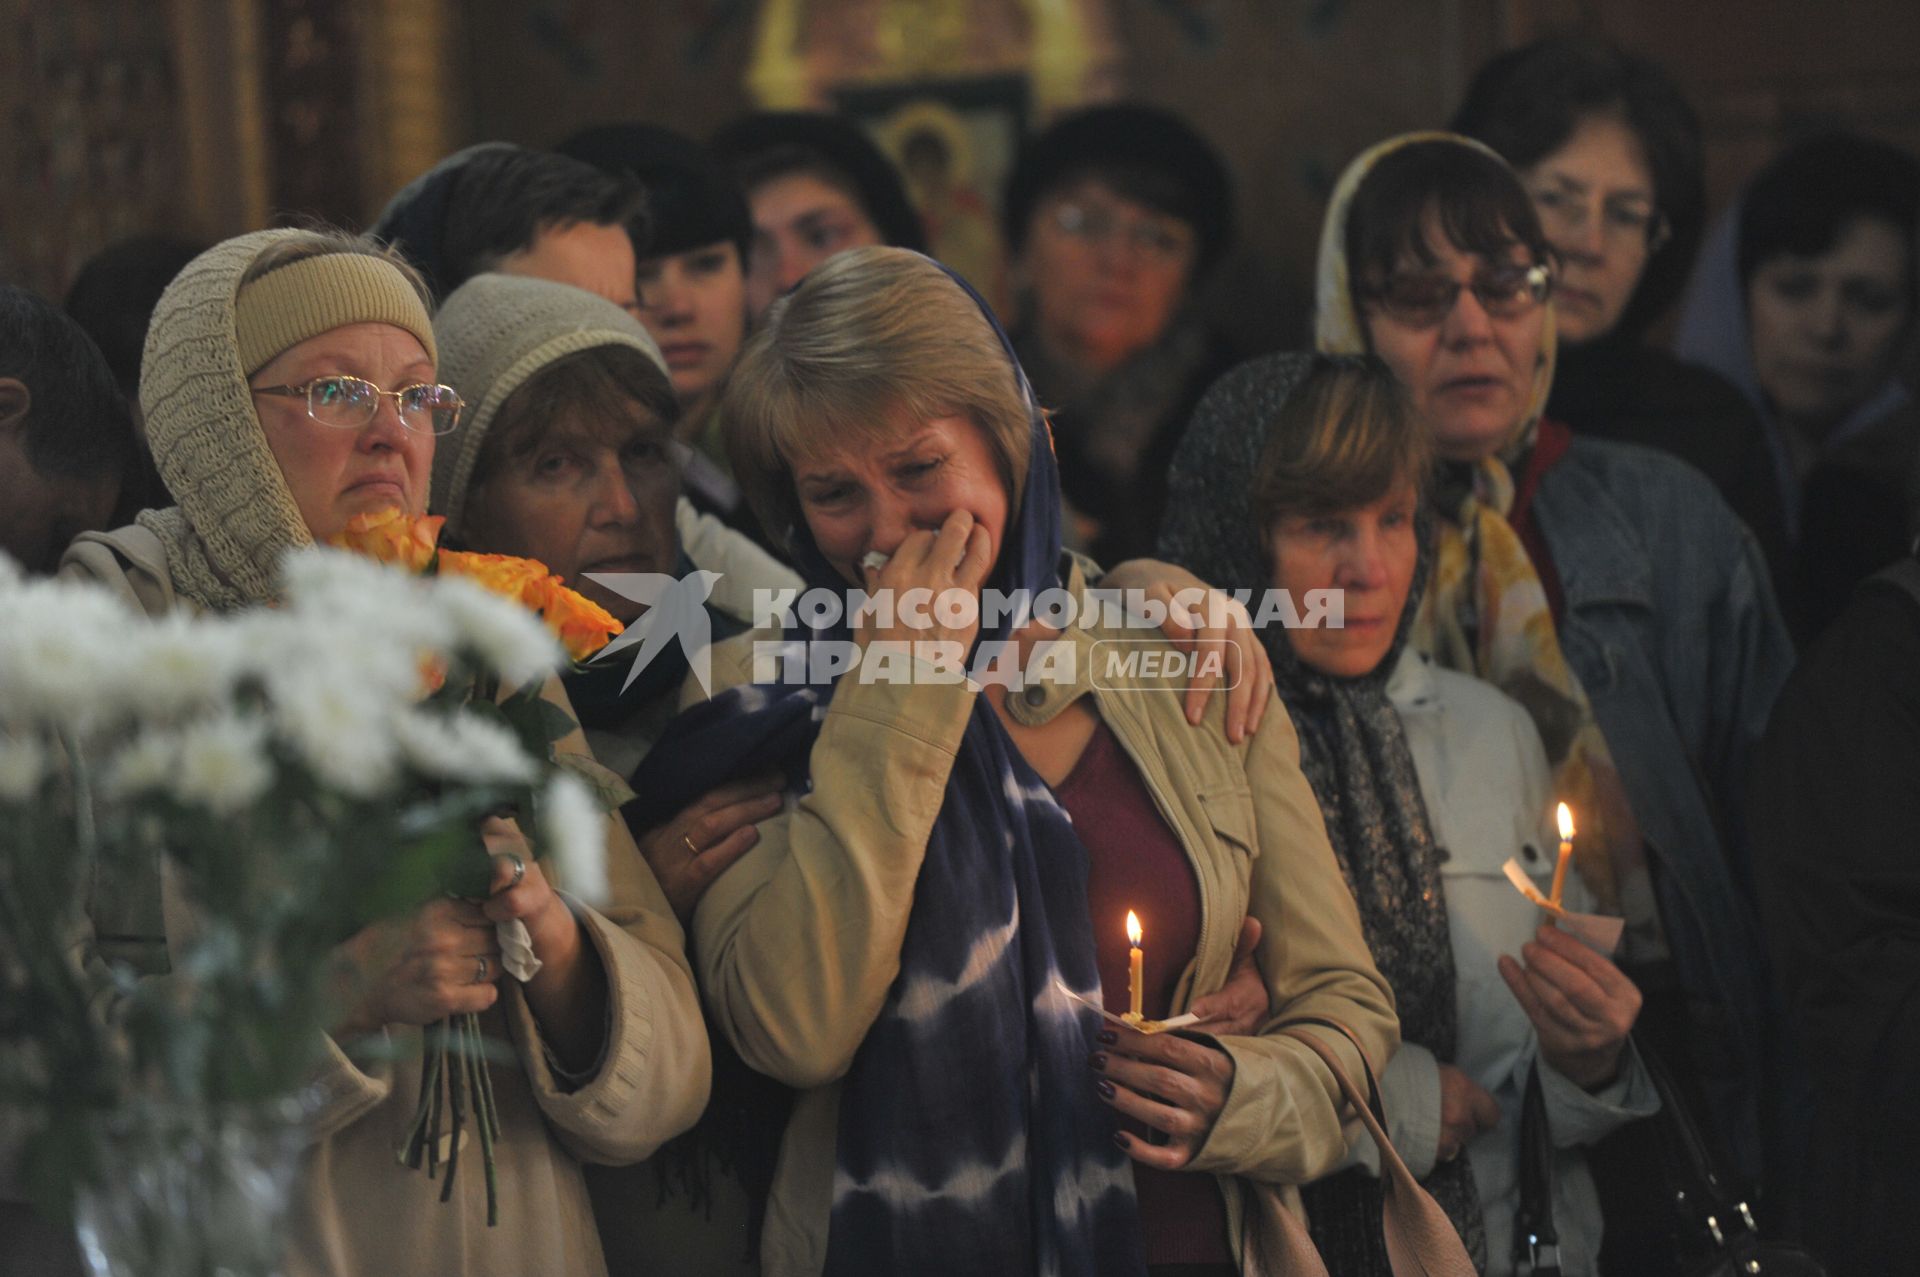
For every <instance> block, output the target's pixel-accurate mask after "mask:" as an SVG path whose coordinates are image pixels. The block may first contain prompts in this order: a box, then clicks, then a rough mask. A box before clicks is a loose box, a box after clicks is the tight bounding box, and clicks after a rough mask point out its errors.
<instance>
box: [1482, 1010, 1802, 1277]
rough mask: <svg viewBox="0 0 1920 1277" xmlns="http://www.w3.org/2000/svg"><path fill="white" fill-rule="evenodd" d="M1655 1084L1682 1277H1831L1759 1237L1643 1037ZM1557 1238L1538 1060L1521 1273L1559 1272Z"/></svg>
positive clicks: (1527, 1121) (1525, 1109)
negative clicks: (1677, 1222)
mask: <svg viewBox="0 0 1920 1277" xmlns="http://www.w3.org/2000/svg"><path fill="white" fill-rule="evenodd" d="M1634 1048H1635V1049H1636V1050H1637V1051H1639V1053H1640V1059H1641V1061H1642V1062H1643V1063H1644V1064H1645V1065H1646V1068H1647V1074H1648V1076H1649V1077H1650V1078H1651V1079H1652V1080H1653V1088H1654V1090H1655V1091H1656V1092H1658V1093H1659V1095H1660V1111H1659V1112H1658V1113H1656V1114H1654V1115H1653V1116H1652V1117H1651V1118H1648V1119H1647V1120H1648V1121H1650V1122H1653V1123H1655V1124H1656V1125H1657V1126H1658V1128H1659V1130H1660V1135H1661V1143H1662V1145H1663V1146H1664V1147H1665V1150H1666V1156H1665V1159H1664V1161H1665V1165H1664V1167H1663V1168H1662V1169H1663V1172H1664V1174H1665V1175H1666V1179H1667V1185H1668V1189H1669V1192H1670V1194H1671V1197H1672V1200H1673V1204H1674V1208H1675V1210H1677V1211H1678V1212H1679V1213H1680V1216H1681V1229H1680V1235H1681V1239H1682V1241H1681V1244H1682V1246H1683V1247H1684V1248H1685V1254H1684V1255H1682V1256H1676V1262H1675V1263H1674V1264H1673V1266H1672V1270H1671V1271H1673V1272H1674V1273H1677V1274H1680V1275H1681V1277H1827V1269H1826V1265H1824V1264H1822V1263H1821V1262H1820V1260H1819V1259H1818V1258H1817V1257H1815V1255H1814V1254H1813V1252H1811V1251H1809V1250H1807V1249H1806V1248H1805V1247H1803V1246H1799V1245H1796V1244H1794V1243H1792V1242H1783V1241H1772V1240H1766V1239H1762V1238H1761V1236H1760V1227H1759V1225H1758V1224H1756V1223H1754V1219H1753V1211H1752V1210H1751V1209H1750V1208H1749V1207H1748V1205H1747V1203H1746V1202H1745V1201H1744V1200H1743V1199H1742V1198H1741V1196H1740V1194H1738V1193H1736V1192H1734V1191H1733V1190H1732V1188H1731V1187H1730V1186H1729V1184H1728V1182H1727V1180H1726V1179H1725V1177H1723V1176H1722V1175H1721V1174H1720V1171H1719V1169H1718V1168H1717V1167H1716V1166H1715V1165H1714V1159H1713V1154H1712V1152H1711V1150H1710V1149H1709V1148H1708V1146H1707V1142H1706V1139H1705V1137H1704V1136H1702V1134H1701V1133H1700V1127H1699V1125H1698V1124H1697V1123H1695V1121H1694V1118H1693V1114H1692V1113H1691V1112H1690V1111H1688V1109H1687V1106H1686V1103H1685V1101H1683V1100H1682V1099H1681V1097H1680V1091H1679V1088H1678V1087H1677V1086H1675V1085H1674V1081H1673V1077H1672V1075H1671V1074H1669V1073H1668V1072H1667V1067H1666V1065H1665V1064H1663V1063H1662V1062H1661V1060H1660V1057H1659V1056H1658V1055H1656V1054H1654V1053H1653V1052H1652V1051H1650V1050H1649V1049H1647V1046H1646V1044H1645V1043H1642V1042H1640V1041H1638V1040H1636V1041H1635V1042H1634ZM1559 1242H1560V1238H1559V1234H1558V1233H1557V1232H1556V1231H1555V1229H1554V1223H1553V1131H1552V1129H1551V1128H1550V1127H1549V1126H1548V1124H1547V1106H1546V1100H1545V1097H1544V1096H1543V1094H1542V1093H1541V1090H1540V1064H1539V1062H1538V1061H1537V1060H1536V1061H1535V1062H1534V1066H1533V1071H1532V1072H1531V1073H1529V1074H1528V1075H1527V1090H1526V1098H1525V1100H1524V1101H1523V1103H1522V1107H1521V1112H1520V1207H1519V1210H1518V1211H1517V1212H1515V1215H1514V1230H1513V1258H1514V1270H1515V1271H1516V1272H1526V1273H1531V1274H1532V1277H1560V1245H1559Z"/></svg>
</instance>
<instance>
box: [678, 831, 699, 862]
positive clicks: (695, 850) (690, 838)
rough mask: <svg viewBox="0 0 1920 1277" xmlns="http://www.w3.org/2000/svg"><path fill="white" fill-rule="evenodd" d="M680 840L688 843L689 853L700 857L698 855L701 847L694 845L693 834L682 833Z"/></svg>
mask: <svg viewBox="0 0 1920 1277" xmlns="http://www.w3.org/2000/svg"><path fill="white" fill-rule="evenodd" d="M680 841H681V842H683V843H685V844H687V851H688V852H689V853H690V854H691V855H693V856H695V857H698V856H699V855H700V849H699V848H698V847H696V846H694V845H693V835H692V834H681V835H680Z"/></svg>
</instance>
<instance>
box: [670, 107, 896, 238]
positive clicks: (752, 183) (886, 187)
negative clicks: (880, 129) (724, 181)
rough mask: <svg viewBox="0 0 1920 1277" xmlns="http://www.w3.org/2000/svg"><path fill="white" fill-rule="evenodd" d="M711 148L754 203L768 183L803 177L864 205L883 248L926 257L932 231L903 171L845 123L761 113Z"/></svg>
mask: <svg viewBox="0 0 1920 1277" xmlns="http://www.w3.org/2000/svg"><path fill="white" fill-rule="evenodd" d="M708 147H709V149H710V150H711V151H712V153H713V156H714V158H715V159H717V160H718V161H719V162H720V163H721V164H724V165H726V166H728V167H729V168H731V169H732V170H733V174H734V177H735V179H736V180H737V181H738V182H739V184H740V189H741V191H742V192H744V193H745V194H746V196H747V199H748V202H749V203H751V202H752V198H753V192H754V191H755V190H756V189H757V188H759V187H761V186H763V185H765V184H766V183H768V182H771V181H773V180H774V179H776V178H781V177H788V176H791V175H792V174H795V173H805V174H807V175H809V176H812V177H816V178H818V179H819V180H821V181H823V182H825V183H826V184H827V185H829V186H831V187H833V188H834V189H835V190H837V191H839V192H841V193H842V194H843V195H846V196H848V197H849V198H851V199H852V200H853V202H854V203H856V204H858V205H859V206H860V208H861V209H862V210H863V211H864V212H865V213H866V215H867V219H868V220H869V221H871V222H872V223H873V226H874V229H875V230H877V231H879V232H880V238H881V241H882V242H883V243H886V244H891V245H893V246H894V247H895V248H911V249H913V250H915V251H916V252H924V251H926V247H927V232H926V226H925V224H924V223H923V222H922V221H921V220H920V214H919V212H918V211H917V210H916V209H915V208H914V206H913V201H912V200H910V199H909V198H908V197H907V188H906V185H905V184H904V183H903V182H902V181H901V180H900V173H899V170H897V169H895V168H894V166H893V161H892V160H890V159H888V158H887V156H886V153H885V152H883V151H882V150H881V149H880V148H879V147H878V146H876V145H875V144H874V141H873V139H872V138H870V137H868V136H867V132H866V130H865V129H863V128H861V127H860V126H859V125H858V124H856V123H854V122H853V121H852V120H850V119H847V118H846V117H844V116H839V115H830V114H828V113H826V112H824V111H756V112H754V113H752V114H749V115H743V116H741V117H740V118H738V119H736V120H733V121H731V122H730V123H728V124H725V125H722V126H721V128H720V129H719V130H718V131H717V132H715V133H714V135H713V137H712V139H711V140H710V141H709V143H708Z"/></svg>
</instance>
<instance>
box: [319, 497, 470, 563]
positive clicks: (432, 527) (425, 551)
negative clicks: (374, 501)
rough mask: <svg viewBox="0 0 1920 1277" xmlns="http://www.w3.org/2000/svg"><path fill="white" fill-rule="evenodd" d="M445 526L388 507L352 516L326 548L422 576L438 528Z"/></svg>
mask: <svg viewBox="0 0 1920 1277" xmlns="http://www.w3.org/2000/svg"><path fill="white" fill-rule="evenodd" d="M445 522H446V519H444V518H442V517H441V516H440V515H437V514H420V515H409V514H404V513H402V512H401V510H400V508H399V507H398V506H389V507H387V508H386V509H384V510H375V511H373V512H372V513H370V514H356V515H354V516H353V518H351V519H349V520H348V521H347V526H346V528H345V529H344V530H343V531H341V532H339V533H336V534H335V535H333V536H331V537H328V538H327V544H328V545H331V546H336V547H338V548H340V549H342V550H352V551H354V552H356V553H358V554H364V555H366V556H367V557H368V558H370V559H376V560H378V561H379V562H381V563H393V564H398V565H399V566H400V567H403V568H405V569H406V570H407V571H409V572H423V571H425V570H426V566H427V564H429V563H431V562H433V555H434V551H435V549H436V548H437V547H438V545H439V542H440V525H441V524H443V523H445Z"/></svg>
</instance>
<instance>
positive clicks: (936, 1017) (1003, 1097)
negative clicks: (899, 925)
mask: <svg viewBox="0 0 1920 1277" xmlns="http://www.w3.org/2000/svg"><path fill="white" fill-rule="evenodd" d="M943 269H944V268H943ZM948 274H949V275H952V277H953V279H954V281H955V282H956V283H957V284H958V285H959V286H960V287H961V288H963V289H965V290H966V292H967V294H968V296H970V297H972V298H973V300H974V302H975V303H976V304H977V305H978V306H979V307H980V313H981V315H982V316H983V317H984V318H985V321H986V322H987V323H989V324H991V325H992V326H993V328H994V331H995V332H996V333H997V334H999V336H1000V340H1001V344H1002V346H1003V347H1005V349H1006V351H1007V358H1008V360H1009V361H1010V362H1011V363H1012V364H1013V367H1014V373H1015V377H1016V378H1017V380H1018V382H1019V385H1020V391H1021V394H1022V396H1023V397H1024V398H1025V400H1026V403H1027V408H1028V416H1029V418H1030V421H1031V445H1030V447H1029V450H1028V463H1027V481H1026V485H1025V494H1024V497H1023V500H1022V502H1021V506H1020V509H1019V510H1018V511H1017V512H1016V514H1015V515H1014V516H1013V518H1012V519H1011V520H1010V522H1009V525H1008V527H1007V530H1006V534H1005V536H1004V538H1003V543H1002V545H1001V548H1000V557H999V561H998V562H997V563H996V564H995V566H994V570H993V573H992V575H991V576H990V577H989V579H988V581H987V586H988V588H990V589H998V590H1005V591H1014V590H1020V589H1026V590H1029V591H1032V592H1033V594H1034V595H1037V594H1038V593H1039V592H1040V591H1041V590H1044V589H1048V588H1052V587H1054V586H1057V585H1059V584H1060V576H1059V563H1060V485H1059V477H1058V474H1057V472H1056V470H1055V467H1054V458H1053V447H1052V443H1051V441H1050V440H1049V438H1048V434H1047V426H1046V422H1045V419H1044V418H1043V417H1042V416H1041V414H1040V412H1039V410H1038V408H1037V407H1036V406H1035V404H1034V400H1033V393H1032V390H1031V389H1030V388H1029V387H1028V385H1027V380H1026V375H1025V373H1024V372H1022V371H1021V370H1020V366H1019V361H1018V360H1016V359H1015V358H1014V355H1013V350H1012V347H1011V346H1010V345H1008V344H1007V340H1006V335H1005V333H1004V332H1002V331H1001V330H1000V327H999V325H998V324H997V323H995V322H994V320H993V316H992V312H991V311H990V310H988V308H987V306H986V304H985V303H984V302H983V301H981V299H980V297H979V295H978V294H977V293H975V292H974V290H973V289H972V288H971V287H970V286H969V285H968V284H967V283H966V281H965V280H963V279H961V278H960V277H959V276H958V275H953V273H952V272H951V271H949V272H948ZM795 544H796V546H797V550H798V554H797V558H798V560H799V564H800V568H801V572H802V574H803V575H804V576H805V577H806V580H807V583H808V585H809V586H819V587H823V588H827V589H832V590H845V589H846V588H847V582H846V581H845V580H843V579H842V578H841V577H840V576H839V575H838V574H837V573H836V572H834V570H833V569H832V568H831V567H830V566H828V564H827V562H826V560H825V559H824V558H823V557H822V556H821V555H820V552H819V550H818V549H817V547H815V545H814V544H813V540H812V538H811V536H809V535H808V534H807V532H806V529H805V528H804V527H803V528H800V529H797V530H796V536H795ZM1011 628H1012V625H1011V624H1010V623H1006V622H1003V623H1002V624H1001V626H1000V627H999V628H998V629H997V630H996V631H985V632H983V633H982V635H981V641H982V642H992V641H995V640H1004V639H1006V638H1008V636H1009V632H1010V630H1011ZM849 638H851V632H850V631H849V630H848V628H847V627H846V625H845V623H844V622H842V623H840V624H837V625H835V626H832V627H829V628H825V629H819V630H810V629H807V628H806V627H804V626H799V627H796V628H794V629H790V630H789V631H788V632H787V633H786V635H785V639H786V640H787V641H789V642H798V641H805V640H845V639H849ZM783 667H784V662H783ZM832 695H833V689H832V688H831V687H813V686H804V685H797V684H785V683H782V684H775V685H752V686H747V687H738V688H734V689H731V690H729V691H727V692H723V693H722V694H720V695H719V696H717V697H715V698H714V699H713V700H712V701H710V702H708V703H707V704H705V705H703V706H700V707H698V708H696V709H694V710H692V711H690V712H689V713H688V714H686V715H684V716H683V717H682V718H681V719H680V720H679V721H677V722H676V723H675V724H674V725H673V727H672V728H670V729H669V731H668V732H667V734H666V735H665V736H664V737H663V738H662V739H661V740H660V742H659V743H658V744H656V745H655V746H654V748H653V750H652V751H651V752H650V754H649V755H648V757H647V761H646V762H645V763H644V764H642V766H641V768H640V770H639V772H638V773H637V774H636V775H635V777H634V787H635V788H636V789H637V790H638V791H639V792H640V793H641V794H642V795H643V798H642V801H643V802H645V801H647V800H646V798H645V797H644V796H646V795H658V796H659V798H658V799H657V800H656V801H655V803H654V805H655V806H656V807H657V808H658V810H657V811H655V812H653V813H651V814H650V819H651V820H652V821H655V822H657V821H659V820H663V819H665V818H666V817H667V816H669V815H671V813H672V808H673V807H674V806H677V805H678V804H679V803H680V802H681V801H683V799H684V797H685V796H686V795H688V794H700V793H705V792H707V791H708V790H710V789H712V788H713V787H715V786H716V785H719V784H722V783H723V782H725V781H728V780H732V779H735V778H738V777H740V776H745V775H752V774H756V773H762V772H766V771H770V770H776V769H778V770H781V771H783V772H784V773H785V774H786V775H787V776H788V777H789V778H790V783H791V784H792V785H793V786H794V788H795V789H796V790H802V791H804V790H805V789H806V788H807V786H808V781H807V778H806V773H807V767H808V759H809V755H810V754H811V752H812V749H813V743H814V738H815V737H816V736H817V735H818V734H819V730H820V722H821V719H822V718H823V717H824V716H825V714H826V710H827V703H828V701H829V700H830V699H831V697H832ZM1057 981H1061V982H1064V983H1065V984H1066V985H1067V986H1068V987H1070V988H1072V989H1074V990H1076V991H1080V992H1082V993H1085V994H1086V995H1088V996H1090V997H1092V998H1093V999H1094V1000H1095V1001H1098V998H1099V994H1098V990H1099V984H1100V979H1099V974H1098V972H1097V971H1096V969H1095V965H1094V946H1093V927H1092V922H1091V919H1090V918H1089V916H1088V909H1087V851H1086V848H1085V847H1084V846H1082V845H1081V843H1080V840H1079V838H1078V837H1077V836H1076V835H1075V834H1074V832H1073V827H1072V824H1071V822H1070V821H1069V819H1068V817H1067V814H1066V812H1065V811H1064V810H1063V809H1062V808H1061V807H1060V805H1059V803H1058V802H1057V801H1056V800H1055V799H1054V797H1053V793H1052V791H1051V790H1050V789H1049V788H1048V787H1047V785H1046V783H1045V782H1044V781H1042V780H1041V779H1040V777H1039V776H1038V775H1037V774H1036V773H1035V772H1034V770H1033V769H1032V768H1031V767H1030V766H1028V764H1027V762H1026V760H1025V759H1024V758H1023V757H1022V756H1021V754H1020V752H1019V750H1018V749H1017V748H1016V747H1015V746H1014V744H1013V742H1012V740H1011V739H1010V738H1009V737H1008V736H1007V733H1006V731H1005V729H1004V728H1003V727H1002V726H1001V724H1000V721H999V718H998V717H997V716H996V714H995V713H994V711H993V708H992V706H990V705H989V704H988V703H987V702H986V699H985V698H984V697H982V698H980V699H978V700H977V701H976V702H975V704H974V708H973V716H972V718H971V719H970V720H969V721H968V723H967V729H966V734H965V736H964V738H963V739H962V741H961V745H960V750H959V753H958V755H957V756H956V757H955V759H954V762H953V769H952V771H951V773H950V774H949V776H948V779H947V791H946V802H945V804H944V805H943V806H942V807H941V809H940V814H939V816H938V817H937V819H936V820H935V821H934V826H933V832H932V834H931V836H930V837H929V838H928V840H927V849H926V857H925V859H924V861H923V862H922V865H921V869H920V877H919V880H918V882H917V883H916V885H915V889H914V901H913V909H912V912H911V914H910V915H909V918H908V921H907V930H906V937H905V940H904V941H903V943H902V945H901V951H900V973H899V975H898V976H897V977H896V978H895V980H894V984H893V987H892V988H891V989H890V990H889V991H888V993H887V999H886V1002H885V1004H884V1006H883V1007H882V1008H881V1011H880V1015H879V1018H878V1019H877V1020H875V1021H874V1023H873V1026H872V1028H870V1029H869V1030H868V1031H867V1036H866V1039H865V1040H864V1041H863V1042H862V1043H861V1046H860V1049H859V1051H858V1052H857V1053H856V1054H855V1056H854V1059H853V1065H852V1067H851V1068H850V1069H849V1071H848V1073H847V1075H846V1077H845V1079H844V1080H843V1083H842V1089H841V1096H840V1118H839V1121H840V1127H839V1140H838V1145H837V1153H836V1167H835V1173H834V1189H833V1215H832V1223H831V1227H830V1230H829V1233H828V1238H827V1260H826V1269H825V1271H826V1273H827V1275H828V1277H842V1275H851V1274H860V1275H861V1277H865V1275H867V1274H871V1273H915V1274H925V1275H927V1277H938V1275H939V1274H944V1273H952V1274H968V1275H972V1274H979V1273H1009V1274H1017V1273H1044V1274H1049V1275H1052V1274H1060V1275H1061V1277H1083V1275H1084V1277H1095V1275H1098V1277H1114V1275H1119V1277H1127V1275H1129V1274H1141V1273H1144V1271H1145V1266H1144V1260H1143V1258H1142V1248H1141V1240H1140V1228H1139V1220H1138V1212H1137V1210H1136V1206H1135V1201H1134V1194H1133V1175H1132V1171H1131V1168H1130V1166H1129V1164H1128V1161H1127V1158H1126V1156H1125V1154H1124V1153H1122V1152H1121V1151H1120V1149H1119V1148H1118V1147H1117V1146H1116V1145H1115V1143H1114V1140H1113V1133H1114V1130H1115V1126H1114V1121H1113V1116H1112V1113H1111V1111H1110V1110H1109V1109H1108V1108H1107V1106H1106V1105H1105V1104H1103V1103H1101V1102H1100V1101H1099V1100H1098V1099H1097V1098H1096V1096H1095V1092H1094V1087H1093V1084H1092V1080H1091V1077H1090V1075H1089V1073H1088V1071H1087V1056H1088V1054H1089V1052H1090V1051H1091V1050H1092V1049H1093V1042H1094V1035H1095V1033H1096V1032H1097V1031H1098V1029H1099V1024H1100V1021H1099V1019H1098V1017H1097V1016H1096V1015H1095V1014H1094V1013H1093V1012H1091V1011H1089V1010H1086V1009H1085V1008H1082V1007H1079V1006H1077V1005H1076V1004H1074V1003H1072V1002H1071V1001H1070V1000H1068V999H1066V998H1064V997H1062V996H1061V995H1060V994H1059V993H1058V991H1057V989H1056V982H1057Z"/></svg>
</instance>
